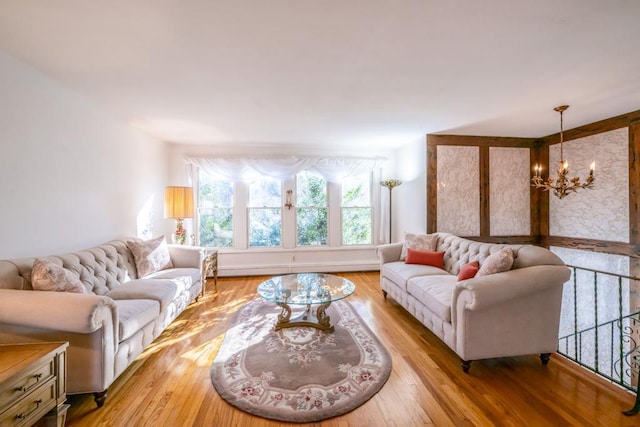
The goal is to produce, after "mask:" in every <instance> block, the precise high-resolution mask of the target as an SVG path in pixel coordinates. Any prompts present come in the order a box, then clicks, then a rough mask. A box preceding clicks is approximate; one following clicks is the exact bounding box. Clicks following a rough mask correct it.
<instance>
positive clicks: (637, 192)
mask: <svg viewBox="0 0 640 427" xmlns="http://www.w3.org/2000/svg"><path fill="white" fill-rule="evenodd" d="M622 127H629V238H630V241H629V242H628V243H627V242H611V241H604V240H591V239H579V238H569V237H564V236H549V195H548V193H547V192H543V191H541V190H538V189H535V188H533V187H532V188H531V190H530V196H531V235H530V236H490V235H489V234H490V233H488V232H487V229H486V227H487V224H489V223H488V221H489V219H488V215H489V212H490V211H489V209H490V206H491V200H490V198H489V194H488V191H487V192H486V193H485V189H484V185H487V183H488V160H487V159H484V160H483V157H484V155H483V154H482V153H483V152H484V151H483V149H481V154H480V167H481V170H480V177H481V178H480V182H479V183H478V185H480V194H481V197H482V201H481V215H482V218H481V219H480V224H481V235H480V236H467V238H469V239H472V240H478V241H484V242H491V243H515V244H527V243H532V244H539V245H542V246H546V247H549V246H560V247H568V248H574V249H582V250H589V251H594V252H602V253H611V254H619V255H626V256H629V257H632V258H640V110H637V111H633V112H630V113H626V114H622V115H620V116H616V117H612V118H609V119H605V120H600V121H598V122H594V123H590V124H587V125H584V126H580V127H577V128H574V129H569V130H566V131H564V139H565V141H570V140H573V139H578V138H584V137H587V136H591V135H595V134H598V133H602V132H607V131H610V130H614V129H619V128H622ZM559 142H560V134H559V133H556V134H553V135H548V136H546V137H543V138H512V137H484V136H466V135H427V205H428V206H427V232H428V233H433V232H436V231H437V230H438V224H437V191H438V187H437V180H436V179H431V178H433V177H437V146H438V145H461V146H477V147H487V150H488V147H523V148H530V149H531V151H530V159H531V165H530V166H531V171H533V165H535V164H536V163H539V164H542V165H543V166H544V167H545V168H546V170H550V169H549V146H550V145H552V144H557V143H559ZM489 226H490V224H489Z"/></svg>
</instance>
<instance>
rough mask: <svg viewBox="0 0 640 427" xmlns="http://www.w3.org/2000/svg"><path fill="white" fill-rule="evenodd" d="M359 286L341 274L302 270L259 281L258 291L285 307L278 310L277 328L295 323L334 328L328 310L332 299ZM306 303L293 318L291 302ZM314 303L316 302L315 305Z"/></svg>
mask: <svg viewBox="0 0 640 427" xmlns="http://www.w3.org/2000/svg"><path fill="white" fill-rule="evenodd" d="M355 290H356V285H354V284H353V282H351V281H350V280H347V279H345V278H342V277H338V276H333V275H331V274H324V273H299V274H288V275H286V276H276V277H273V278H271V279H269V280H265V281H264V282H262V283H260V284H259V285H258V295H260V296H261V297H262V298H264V299H265V300H267V301H271V302H273V303H276V304H278V305H279V306H280V307H281V308H282V311H281V312H280V314H278V320H277V322H276V325H275V329H276V330H279V329H282V328H291V327H294V326H311V327H314V328H317V329H320V330H323V331H329V332H333V330H334V328H333V325H331V323H330V320H331V319H330V317H329V316H327V313H326V310H327V308H328V307H329V306H330V305H331V303H332V302H333V301H338V300H341V299H343V298H346V297H348V296H349V295H351V294H352V293H353V291H355ZM292 305H294V306H304V311H303V312H302V314H300V315H299V316H296V317H294V318H291V306H292ZM312 305H317V307H316V308H315V309H312V307H311V306H312Z"/></svg>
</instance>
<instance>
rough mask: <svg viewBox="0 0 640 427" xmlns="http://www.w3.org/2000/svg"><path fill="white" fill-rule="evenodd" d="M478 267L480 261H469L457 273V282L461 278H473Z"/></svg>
mask: <svg viewBox="0 0 640 427" xmlns="http://www.w3.org/2000/svg"><path fill="white" fill-rule="evenodd" d="M479 269H480V263H479V262H478V261H471V262H470V263H467V264H465V265H463V266H462V268H461V269H460V272H459V273H458V282H459V281H461V280H467V279H473V278H474V277H476V273H477V272H478V270H479Z"/></svg>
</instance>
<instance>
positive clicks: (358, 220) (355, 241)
mask: <svg viewBox="0 0 640 427" xmlns="http://www.w3.org/2000/svg"><path fill="white" fill-rule="evenodd" d="M372 223H373V214H372V209H371V174H370V173H366V174H362V175H359V176H355V177H352V178H347V179H345V180H344V181H343V182H342V244H343V245H368V244H371V242H372V236H371V229H372Z"/></svg>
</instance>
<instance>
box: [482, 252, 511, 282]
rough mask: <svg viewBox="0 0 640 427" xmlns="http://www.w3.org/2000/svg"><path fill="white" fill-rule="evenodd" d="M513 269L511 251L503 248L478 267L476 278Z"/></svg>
mask: <svg viewBox="0 0 640 427" xmlns="http://www.w3.org/2000/svg"><path fill="white" fill-rule="evenodd" d="M511 267H513V249H511V248H509V247H505V248H502V249H500V250H499V251H497V252H494V253H492V254H491V255H489V257H488V258H487V259H485V260H484V262H483V263H482V265H481V266H480V270H478V273H476V276H478V277H481V276H488V275H490V274H496V273H502V272H503V271H508V270H511Z"/></svg>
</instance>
